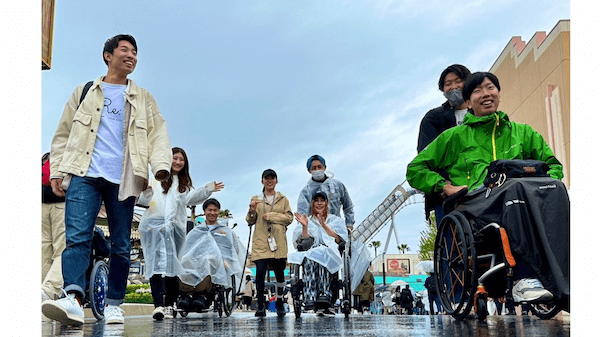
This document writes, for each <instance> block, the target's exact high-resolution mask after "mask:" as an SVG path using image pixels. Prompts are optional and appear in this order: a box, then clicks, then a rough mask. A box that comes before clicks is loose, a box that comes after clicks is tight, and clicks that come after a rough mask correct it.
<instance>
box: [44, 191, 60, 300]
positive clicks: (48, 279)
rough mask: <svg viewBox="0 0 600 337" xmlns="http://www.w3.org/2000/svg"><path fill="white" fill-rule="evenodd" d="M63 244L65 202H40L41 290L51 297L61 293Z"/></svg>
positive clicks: (54, 297) (56, 296)
mask: <svg viewBox="0 0 600 337" xmlns="http://www.w3.org/2000/svg"><path fill="white" fill-rule="evenodd" d="M65 246H66V239H65V203H64V202H60V203H55V204H44V203H42V290H43V291H44V292H45V293H46V294H47V295H48V296H50V298H53V299H58V298H59V297H61V295H62V287H63V277H62V266H61V263H62V260H61V255H62V252H63V250H64V249H65Z"/></svg>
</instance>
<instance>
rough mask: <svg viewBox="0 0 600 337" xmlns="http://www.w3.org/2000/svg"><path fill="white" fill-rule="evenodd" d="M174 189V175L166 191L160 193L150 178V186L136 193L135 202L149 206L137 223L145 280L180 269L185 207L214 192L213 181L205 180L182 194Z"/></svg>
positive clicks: (175, 274) (184, 234)
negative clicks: (197, 186)
mask: <svg viewBox="0 0 600 337" xmlns="http://www.w3.org/2000/svg"><path fill="white" fill-rule="evenodd" d="M178 188H179V180H178V177H177V176H173V184H172V185H171V188H170V189H169V191H168V192H167V194H164V193H162V190H163V189H162V186H161V185H160V182H158V181H156V180H153V182H152V189H147V190H146V191H144V192H142V194H141V195H140V199H139V201H138V204H140V205H148V206H149V207H148V209H147V210H146V211H145V212H144V215H143V216H142V220H141V221H140V226H139V232H140V239H141V242H142V250H143V252H144V260H145V262H146V272H145V276H146V278H147V279H150V277H151V276H152V275H156V274H163V275H165V276H171V277H172V276H177V275H178V274H180V273H181V272H182V271H183V268H182V267H181V263H180V262H179V261H180V260H179V258H180V257H181V255H180V254H181V249H182V248H183V245H184V242H185V236H186V228H187V211H186V206H188V205H197V204H200V203H202V202H203V201H205V200H206V199H208V197H209V196H210V195H211V194H212V192H214V191H215V183H214V182H210V183H206V184H204V186H202V187H200V188H198V189H195V190H194V189H192V190H188V191H186V192H184V193H179V190H178Z"/></svg>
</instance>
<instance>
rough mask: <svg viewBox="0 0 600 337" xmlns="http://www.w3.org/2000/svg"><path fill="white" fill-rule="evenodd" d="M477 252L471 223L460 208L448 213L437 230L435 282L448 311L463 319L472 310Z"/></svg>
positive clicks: (453, 315)
mask: <svg viewBox="0 0 600 337" xmlns="http://www.w3.org/2000/svg"><path fill="white" fill-rule="evenodd" d="M476 259H477V255H476V252H475V242H474V239H473V232H472V230H471V225H470V224H469V221H468V220H467V218H466V217H465V216H464V215H463V214H462V213H460V212H458V211H453V212H451V213H450V214H448V215H447V216H446V217H444V219H442V223H441V224H440V228H439V230H438V233H437V237H436V241H435V250H434V261H435V264H434V269H435V281H436V287H437V291H438V294H439V296H440V299H441V300H442V305H443V306H444V309H445V310H446V312H447V313H449V314H450V315H452V317H454V318H455V319H457V320H462V319H464V318H465V317H467V315H468V314H469V312H470V311H471V308H472V306H473V302H474V301H473V300H474V295H475V288H476V285H477V281H476V277H477V270H476V269H477V261H476Z"/></svg>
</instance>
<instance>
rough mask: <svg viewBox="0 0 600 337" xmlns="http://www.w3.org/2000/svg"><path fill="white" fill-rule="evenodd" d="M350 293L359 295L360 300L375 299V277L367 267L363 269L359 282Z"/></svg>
mask: <svg viewBox="0 0 600 337" xmlns="http://www.w3.org/2000/svg"><path fill="white" fill-rule="evenodd" d="M352 295H355V296H359V297H360V300H361V301H366V300H369V301H374V300H375V278H374V277H373V273H371V271H370V270H369V269H367V271H365V274H364V275H363V278H362V280H361V281H360V284H359V285H358V286H357V287H356V289H354V292H353V293H352Z"/></svg>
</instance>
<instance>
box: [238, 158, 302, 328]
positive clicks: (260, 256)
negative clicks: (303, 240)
mask: <svg viewBox="0 0 600 337" xmlns="http://www.w3.org/2000/svg"><path fill="white" fill-rule="evenodd" d="M262 184H263V186H264V187H263V193H262V195H256V196H254V197H252V200H251V201H250V209H249V210H248V214H247V215H246V221H247V222H248V225H254V224H255V225H256V228H255V230H254V234H253V236H252V262H254V264H256V294H257V301H258V310H257V311H256V314H255V315H256V316H259V317H260V316H266V312H265V309H266V308H265V306H266V305H265V295H264V294H265V275H266V273H267V269H271V270H273V272H274V273H275V279H276V280H277V284H276V293H277V300H276V302H275V308H276V309H277V315H278V316H284V315H285V309H284V307H283V290H284V288H285V279H284V276H283V271H284V270H285V265H286V261H287V253H288V249H287V237H286V235H285V233H286V232H287V226H289V225H290V224H291V223H292V221H294V216H293V214H292V209H291V208H290V202H289V200H288V199H287V198H286V197H285V196H284V195H283V194H281V193H280V192H276V191H275V185H277V173H275V171H273V170H271V169H267V170H265V171H264V172H263V174H262Z"/></svg>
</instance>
